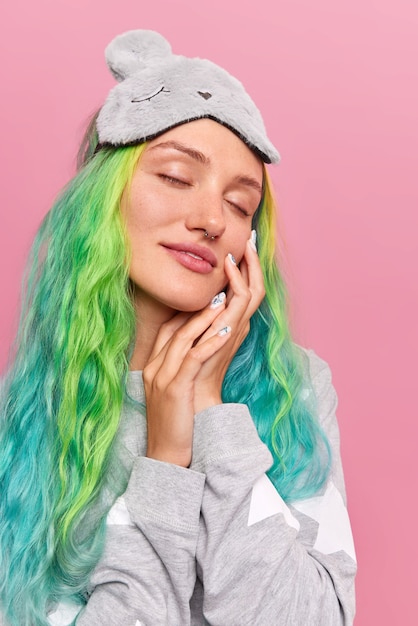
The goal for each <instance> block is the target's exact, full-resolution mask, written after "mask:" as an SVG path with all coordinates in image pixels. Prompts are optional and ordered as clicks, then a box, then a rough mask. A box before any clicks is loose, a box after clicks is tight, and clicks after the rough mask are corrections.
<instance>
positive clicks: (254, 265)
mask: <svg viewBox="0 0 418 626" xmlns="http://www.w3.org/2000/svg"><path fill="white" fill-rule="evenodd" d="M244 258H245V261H246V269H247V272H248V283H247V284H248V286H249V288H250V291H251V293H252V294H253V297H252V302H251V310H252V313H254V311H255V310H256V309H257V308H258V306H259V305H260V302H261V300H262V299H263V298H264V296H265V293H266V291H265V286H264V276H263V270H262V268H261V264H260V259H259V257H258V254H257V249H256V247H255V245H254V244H253V243H252V240H251V239H249V240H248V241H247V245H246V248H245V252H244ZM252 313H251V314H252Z"/></svg>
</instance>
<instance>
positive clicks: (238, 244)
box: [228, 226, 251, 263]
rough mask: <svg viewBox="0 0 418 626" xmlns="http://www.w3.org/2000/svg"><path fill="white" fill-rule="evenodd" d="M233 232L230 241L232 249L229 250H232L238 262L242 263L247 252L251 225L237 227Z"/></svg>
mask: <svg viewBox="0 0 418 626" xmlns="http://www.w3.org/2000/svg"><path fill="white" fill-rule="evenodd" d="M232 233H233V236H232V237H231V238H230V241H229V244H230V249H229V250H228V252H231V254H233V256H234V257H235V260H236V262H237V263H240V261H241V260H242V257H243V256H244V253H245V246H246V245H247V240H248V239H249V238H250V235H251V227H250V226H246V227H245V228H240V229H237V228H235V231H234V230H233V231H232Z"/></svg>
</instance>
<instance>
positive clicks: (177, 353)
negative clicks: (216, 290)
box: [149, 292, 225, 378]
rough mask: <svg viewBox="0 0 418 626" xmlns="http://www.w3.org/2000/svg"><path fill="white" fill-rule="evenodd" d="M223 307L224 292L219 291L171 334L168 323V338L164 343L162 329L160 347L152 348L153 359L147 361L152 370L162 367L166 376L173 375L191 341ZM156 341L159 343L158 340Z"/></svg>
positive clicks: (189, 347) (201, 332)
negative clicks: (151, 365) (151, 364)
mask: <svg viewBox="0 0 418 626" xmlns="http://www.w3.org/2000/svg"><path fill="white" fill-rule="evenodd" d="M224 308H225V293H224V292H221V293H220V294H217V295H216V296H215V297H214V298H213V300H212V302H211V304H210V305H209V306H208V307H206V308H205V309H203V310H202V311H200V312H199V313H195V314H193V315H192V316H191V317H189V319H188V320H187V321H185V322H184V323H183V324H181V325H179V326H178V327H177V328H176V330H175V331H174V332H173V333H171V334H170V331H171V328H172V327H171V325H170V329H169V331H168V333H167V334H168V335H169V339H168V340H167V341H165V343H164V340H165V338H166V336H167V334H166V332H165V331H162V335H163V337H162V339H161V347H160V346H158V347H160V349H159V351H157V350H155V351H154V350H153V359H152V361H151V360H150V362H149V363H153V368H152V369H153V371H157V370H158V369H160V368H162V367H164V370H165V374H166V376H167V378H170V376H171V377H173V376H174V375H175V373H176V372H177V371H178V369H179V367H180V366H181V362H182V360H183V359H184V357H185V356H186V354H187V352H188V351H189V350H190V349H191V348H192V346H193V343H194V342H195V341H196V340H197V339H198V338H199V337H200V336H201V335H202V334H203V333H204V332H205V330H206V329H207V328H208V327H209V326H210V325H211V324H212V322H213V321H214V319H215V318H216V317H217V316H218V315H219V314H220V312H221V311H222V310H223V309H224ZM158 343H159V344H160V342H158Z"/></svg>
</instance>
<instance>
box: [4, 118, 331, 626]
mask: <svg viewBox="0 0 418 626" xmlns="http://www.w3.org/2000/svg"><path fill="white" fill-rule="evenodd" d="M96 148H97V134H96V132H95V126H94V121H93V123H92V125H91V127H90V131H89V134H88V137H87V140H86V141H85V142H84V143H83V145H82V148H81V152H80V154H81V162H82V164H83V165H82V167H81V169H80V171H79V173H78V174H77V175H76V176H75V178H74V179H73V180H72V181H71V182H70V183H69V184H68V186H67V187H66V188H65V189H64V191H63V193H62V194H61V196H60V197H59V199H58V200H57V202H56V204H55V206H54V207H53V208H52V210H51V211H50V213H49V214H48V215H47V217H46V218H45V220H44V221H43V223H42V225H41V228H40V230H39V233H38V235H37V237H36V240H35V242H34V246H33V250H32V253H31V258H30V264H29V266H30V268H31V269H30V272H29V276H28V280H27V291H26V296H25V300H24V305H23V312H22V318H21V324H20V330H19V333H18V337H17V341H16V348H15V358H14V363H13V365H12V366H11V368H10V370H9V372H8V375H7V377H6V379H5V381H4V384H3V390H2V394H1V395H2V399H1V401H0V402H1V405H0V409H1V414H0V415H1V421H0V449H1V450H2V454H1V458H0V493H1V498H0V572H1V573H2V575H1V578H0V603H1V604H2V611H3V613H4V615H5V616H6V618H7V619H8V621H9V622H10V624H11V625H12V626H15V625H19V626H21V625H22V624H31V626H32V625H36V626H38V625H39V626H44V625H46V624H47V617H46V616H47V613H48V611H49V610H50V609H51V608H52V607H53V604H54V603H55V602H57V601H59V600H61V599H67V600H69V599H73V600H76V601H78V602H81V603H82V602H83V601H84V595H83V594H84V593H85V591H86V588H87V586H88V580H89V576H90V574H91V571H92V569H93V568H94V566H95V564H96V563H97V561H98V559H99V558H100V555H101V551H102V547H103V540H104V534H105V518H106V515H107V512H108V510H109V508H110V507H111V506H112V504H113V501H114V500H115V499H116V497H117V496H118V495H119V494H120V493H122V492H123V491H124V489H125V487H126V482H127V475H124V474H123V472H121V473H120V474H119V473H118V472H117V471H116V470H115V467H116V465H117V464H116V463H114V461H115V458H116V453H115V445H116V444H115V441H116V434H117V431H118V425H119V419H120V414H121V409H122V405H123V402H124V396H125V385H126V378H127V374H128V363H129V352H130V348H131V346H132V344H133V340H134V335H135V314H134V308H133V304H132V298H131V293H130V286H129V279H128V267H129V246H128V244H127V238H126V234H125V231H124V226H123V222H122V220H121V216H120V210H119V206H120V199H121V196H122V193H123V191H124V189H125V188H126V187H127V186H129V184H130V180H131V177H132V174H133V171H134V169H135V166H136V164H137V161H138V159H139V158H140V155H141V152H142V151H143V149H144V145H140V146H134V147H124V148H117V149H114V148H101V149H99V150H97V149H96ZM274 216H275V209H274V202H273V198H272V195H271V192H270V184H269V181H268V177H267V175H266V179H265V193H264V198H263V201H262V205H261V207H260V209H259V211H258V212H257V216H256V226H257V230H258V242H259V254H260V260H261V264H262V267H263V271H264V276H265V282H266V298H265V300H264V301H263V303H262V305H261V307H260V309H259V311H257V313H256V314H255V315H254V316H253V318H252V320H251V330H250V333H249V335H248V336H247V338H246V340H245V342H244V343H243V345H242V346H241V348H240V350H239V351H238V353H237V355H236V356H235V358H234V360H233V362H232V364H231V366H230V368H229V370H228V372H227V375H226V378H225V381H224V387H223V399H224V401H225V402H243V403H246V404H248V406H249V407H250V410H251V412H252V415H253V417H254V421H255V423H256V426H257V428H258V431H259V434H260V437H261V438H262V439H263V441H265V442H266V444H267V445H268V446H269V447H270V449H271V451H272V452H273V455H274V458H275V462H274V466H273V467H272V469H271V470H270V477H271V479H272V481H273V482H274V484H275V485H276V487H277V489H278V491H279V492H280V493H281V495H282V497H283V498H284V499H286V500H289V499H296V498H300V497H306V496H307V495H312V494H314V493H315V492H316V491H317V490H318V489H319V488H320V487H321V486H322V485H323V483H324V481H325V479H326V476H327V472H328V465H329V448H328V446H327V442H326V439H325V437H324V435H323V433H322V431H321V429H320V428H319V426H318V424H317V421H316V417H315V414H314V407H312V406H308V405H307V404H306V402H305V401H304V399H303V398H304V395H303V394H302V393H301V392H302V388H303V387H306V385H307V384H308V382H307V380H306V377H305V375H304V371H303V368H304V364H303V362H302V357H301V352H300V350H299V349H297V348H296V347H295V345H294V344H293V342H292V340H291V337H290V333H289V328H288V319H287V318H288V314H287V295H286V289H285V285H284V281H283V279H282V277H281V275H280V273H279V271H278V269H277V266H276V263H275V258H274V256H275V218H274ZM243 371H245V372H246V376H245V377H243V376H242V372H243ZM312 395H313V394H311V396H312ZM324 451H325V454H324Z"/></svg>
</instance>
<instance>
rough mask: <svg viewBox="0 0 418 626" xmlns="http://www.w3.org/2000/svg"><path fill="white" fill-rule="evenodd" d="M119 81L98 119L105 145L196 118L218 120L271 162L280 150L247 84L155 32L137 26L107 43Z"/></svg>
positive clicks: (139, 138)
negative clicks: (189, 55)
mask: <svg viewBox="0 0 418 626" xmlns="http://www.w3.org/2000/svg"><path fill="white" fill-rule="evenodd" d="M106 61H107V64H108V66H109V68H110V71H111V72H112V74H113V75H114V77H115V78H116V80H118V81H119V84H118V85H117V86H116V87H114V88H113V89H112V90H111V91H110V93H109V95H108V97H107V99H106V101H105V103H104V105H103V107H102V109H101V111H100V114H99V116H98V118H97V130H98V134H99V141H100V143H101V144H112V145H128V144H133V143H138V142H143V141H146V140H148V139H152V138H154V137H156V136H157V135H159V134H161V133H163V132H165V131H167V130H169V129H170V128H173V127H174V126H178V125H179V124H185V123H187V122H190V121H192V120H196V119H200V118H209V119H213V120H215V121H217V122H219V123H220V124H223V125H224V126H226V127H227V128H229V129H230V130H232V131H233V132H234V133H235V134H236V135H238V136H239V137H240V139H242V140H243V141H244V142H245V143H246V144H247V145H248V146H249V147H250V148H251V149H252V150H254V152H256V153H257V154H258V155H259V156H260V158H261V159H262V160H263V161H264V162H266V163H277V162H278V161H279V159H280V156H279V153H278V152H277V150H276V148H275V147H274V146H273V144H272V143H271V142H270V141H269V139H268V137H267V135H266V131H265V127H264V123H263V119H262V117H261V114H260V112H259V110H258V109H257V107H256V106H255V104H254V102H253V101H252V100H251V98H250V96H249V95H248V94H247V92H246V91H245V89H244V87H243V86H242V84H241V83H240V82H239V81H238V80H237V79H236V78H234V77H233V76H231V75H230V74H229V73H228V72H226V71H225V70H224V69H222V68H221V67H219V66H218V65H215V64H214V63H212V62H211V61H208V60H206V59H199V58H187V57H184V56H180V55H175V54H172V52H171V47H170V44H169V43H168V41H167V40H166V39H164V37H162V35H160V34H159V33H156V32H154V31H147V30H134V31H129V32H127V33H124V34H122V35H119V36H118V37H116V38H115V39H114V40H113V41H112V42H111V43H110V44H109V45H108V47H107V48H106Z"/></svg>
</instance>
